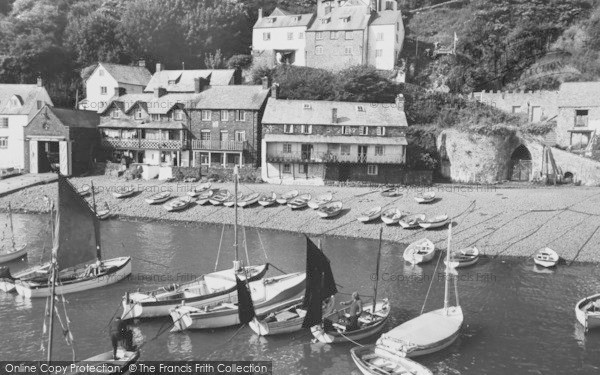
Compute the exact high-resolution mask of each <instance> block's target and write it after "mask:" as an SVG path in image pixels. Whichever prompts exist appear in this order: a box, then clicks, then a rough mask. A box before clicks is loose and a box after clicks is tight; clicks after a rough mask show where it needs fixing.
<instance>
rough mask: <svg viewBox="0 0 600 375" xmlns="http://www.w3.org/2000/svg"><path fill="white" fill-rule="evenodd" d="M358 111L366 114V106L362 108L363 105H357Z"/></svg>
mask: <svg viewBox="0 0 600 375" xmlns="http://www.w3.org/2000/svg"><path fill="white" fill-rule="evenodd" d="M356 110H357V111H358V112H366V111H365V107H364V106H362V105H357V106H356Z"/></svg>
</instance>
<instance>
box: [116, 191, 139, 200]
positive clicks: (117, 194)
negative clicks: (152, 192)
mask: <svg viewBox="0 0 600 375" xmlns="http://www.w3.org/2000/svg"><path fill="white" fill-rule="evenodd" d="M134 193H135V190H131V191H126V192H124V193H116V192H114V193H113V197H115V198H117V199H123V198H127V197H130V196H132V195H133V194H134Z"/></svg>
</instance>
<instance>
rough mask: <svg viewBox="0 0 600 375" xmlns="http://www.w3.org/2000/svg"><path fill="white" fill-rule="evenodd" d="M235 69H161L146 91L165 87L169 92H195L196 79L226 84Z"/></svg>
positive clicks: (214, 84) (231, 79) (212, 83)
mask: <svg viewBox="0 0 600 375" xmlns="http://www.w3.org/2000/svg"><path fill="white" fill-rule="evenodd" d="M234 74H235V70H234V69H212V70H211V69H203V70H202V69H198V70H161V71H160V72H156V73H154V75H153V76H152V79H150V82H148V84H147V85H146V88H145V89H144V92H152V91H154V89H155V88H157V87H163V88H165V89H166V90H167V91H168V92H194V79H195V78H203V79H206V80H209V81H210V82H209V84H210V85H211V86H226V85H229V84H230V83H231V82H232V81H233V76H234Z"/></svg>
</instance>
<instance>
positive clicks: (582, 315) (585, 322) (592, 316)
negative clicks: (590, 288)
mask: <svg viewBox="0 0 600 375" xmlns="http://www.w3.org/2000/svg"><path fill="white" fill-rule="evenodd" d="M598 300H600V293H599V294H595V295H593V296H589V297H586V298H584V299H582V300H580V301H579V302H577V304H576V305H575V316H576V317H577V321H578V322H579V323H580V324H581V325H582V326H583V328H585V330H586V331H587V330H589V329H594V328H600V311H596V312H589V311H584V310H583V308H584V307H585V306H586V304H587V303H589V302H592V301H598Z"/></svg>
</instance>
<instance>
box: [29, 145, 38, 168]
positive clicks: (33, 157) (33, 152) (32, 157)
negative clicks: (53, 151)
mask: <svg viewBox="0 0 600 375" xmlns="http://www.w3.org/2000/svg"><path fill="white" fill-rule="evenodd" d="M29 173H38V141H29Z"/></svg>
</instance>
